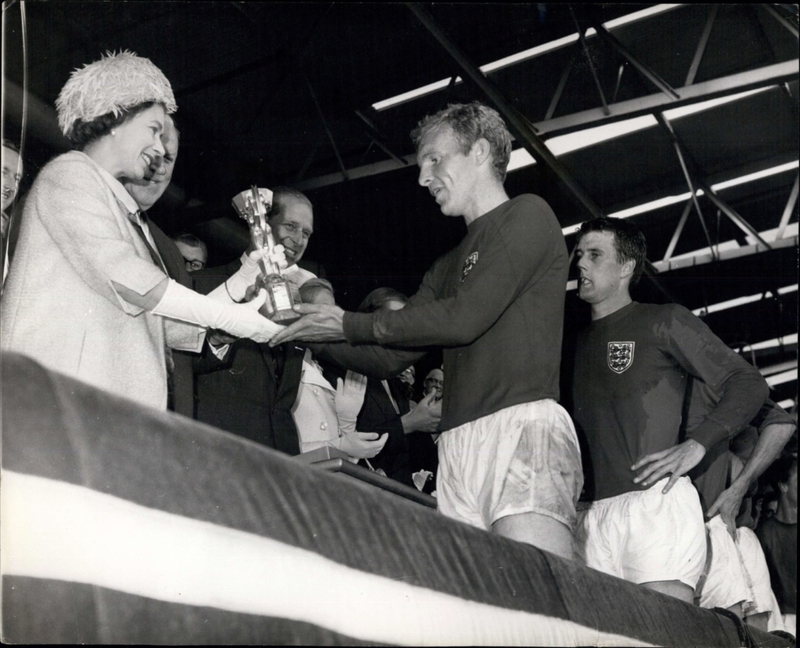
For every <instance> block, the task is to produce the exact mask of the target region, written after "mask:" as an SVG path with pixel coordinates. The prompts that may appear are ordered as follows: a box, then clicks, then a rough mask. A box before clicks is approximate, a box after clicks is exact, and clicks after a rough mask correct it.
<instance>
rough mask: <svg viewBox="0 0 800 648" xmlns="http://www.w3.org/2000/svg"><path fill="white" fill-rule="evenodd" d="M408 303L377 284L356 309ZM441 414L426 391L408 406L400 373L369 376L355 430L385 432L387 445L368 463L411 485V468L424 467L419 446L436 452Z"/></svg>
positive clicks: (396, 307)
mask: <svg viewBox="0 0 800 648" xmlns="http://www.w3.org/2000/svg"><path fill="white" fill-rule="evenodd" d="M407 303H408V297H406V296H405V295H404V294H402V293H401V292H398V291H396V290H394V289H393V288H388V287H386V288H377V289H375V290H373V291H372V292H371V293H370V294H369V295H367V296H366V297H365V298H364V301H362V302H361V305H360V306H359V307H358V312H360V313H374V312H375V311H378V310H380V309H384V308H385V309H389V310H400V309H401V308H403V307H404V306H405V305H406V304H407ZM439 396H441V393H440V394H439ZM441 418H442V404H441V402H439V401H438V399H436V396H435V395H428V396H426V397H425V398H423V399H422V400H421V401H420V402H419V403H418V404H414V406H413V407H411V403H410V402H409V399H408V392H407V390H406V389H404V386H403V384H402V381H401V380H400V378H399V376H394V377H392V378H389V379H387V380H380V379H378V378H373V377H370V378H368V379H367V389H366V393H365V394H364V402H363V404H362V406H361V410H360V411H359V413H358V419H357V421H356V430H358V431H361V432H376V433H378V434H381V435H382V434H384V433H388V434H389V436H388V440H387V442H386V445H385V446H384V447H383V449H382V450H381V451H380V453H378V454H377V455H376V456H375V457H373V458H372V459H370V463H371V465H372V467H373V468H375V469H376V470H382V471H383V472H384V473H385V474H386V476H387V477H390V478H392V479H395V480H397V481H399V482H402V483H404V484H406V485H407V486H414V481H413V477H412V474H413V472H414V471H418V470H420V469H422V468H425V467H427V466H422V465H420V463H419V459H418V456H419V454H420V450H421V449H425V450H428V451H430V449H432V451H433V453H434V454H435V453H436V446H435V445H434V443H433V440H432V438H431V433H432V432H436V431H437V429H438V426H439V422H440V421H441ZM431 485H432V484H431Z"/></svg>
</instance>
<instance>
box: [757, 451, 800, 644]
mask: <svg viewBox="0 0 800 648" xmlns="http://www.w3.org/2000/svg"><path fill="white" fill-rule="evenodd" d="M770 472H771V476H772V482H773V485H774V487H775V488H776V489H777V491H778V509H777V510H776V511H775V514H774V515H772V516H771V517H769V518H766V519H764V520H763V521H762V522H761V524H759V526H758V528H757V529H756V535H757V536H758V539H759V540H760V541H761V546H762V548H763V549H764V555H765V556H766V559H767V566H768V567H769V574H770V581H771V582H772V589H773V591H774V592H775V597H776V599H777V601H778V606H779V607H780V612H781V614H782V615H783V625H784V629H785V630H786V632H790V633H791V634H793V635H796V633H797V445H796V443H795V446H794V448H793V452H791V453H788V452H787V453H786V454H784V455H783V456H782V457H780V458H779V459H778V460H777V461H776V462H775V464H773V466H772V468H771V470H770Z"/></svg>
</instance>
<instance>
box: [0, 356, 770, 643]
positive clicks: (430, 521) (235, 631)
mask: <svg viewBox="0 0 800 648" xmlns="http://www.w3.org/2000/svg"><path fill="white" fill-rule="evenodd" d="M2 425H3V428H2V430H3V438H2V443H3V445H2V450H3V456H2V501H1V502H0V504H1V505H2V528H1V529H0V533H2V535H1V536H0V542H2V546H0V550H1V551H2V554H1V555H0V560H1V561H2V562H1V563H0V569H2V575H3V576H2V639H3V640H4V641H5V642H9V643H88V644H95V643H104V644H105V643H142V644H300V645H308V644H326V645H359V644H369V645H377V644H390V645H528V646H531V645H535V646H547V645H549V646H566V645H569V646H578V645H584V646H585V645H613V646H623V645H645V646H646V645H662V646H691V647H693V648H696V647H698V646H737V645H740V644H741V640H740V637H739V631H738V630H737V627H736V624H734V622H733V621H732V620H731V619H729V618H726V617H724V616H722V615H718V614H716V613H714V612H712V611H708V610H701V609H698V608H694V607H692V606H689V605H686V604H684V603H681V602H679V601H677V600H674V599H670V598H667V597H665V596H662V595H659V594H657V593H655V592H650V591H648V590H646V589H643V588H641V587H638V586H636V585H633V584H631V583H627V582H624V581H622V580H619V579H616V578H613V577H609V576H606V575H604V574H600V573H598V572H595V571H593V570H590V569H587V568H585V567H582V566H580V565H578V564H576V563H573V562H568V561H565V560H562V559H559V558H557V557H555V556H552V555H550V554H547V553H545V552H542V551H539V550H537V549H535V548H533V547H530V546H527V545H523V544H520V543H517V542H513V541H511V540H507V539H505V538H500V537H497V536H494V535H492V534H490V533H486V532H484V531H480V530H478V529H473V528H470V527H468V526H465V525H462V524H460V523H457V522H454V521H451V520H448V519H446V518H444V517H442V516H441V515H440V514H438V513H436V512H435V511H433V510H431V509H429V508H427V507H425V506H422V505H420V504H416V503H413V502H409V501H406V500H403V499H401V498H399V497H397V496H395V495H393V494H391V493H386V492H383V491H380V490H377V489H374V488H373V487H371V486H369V485H367V484H363V483H360V482H357V481H354V480H353V479H351V478H349V477H347V476H345V475H337V474H330V473H327V472H325V471H322V470H319V469H316V468H314V467H310V466H305V465H302V464H301V463H299V462H297V461H295V460H293V459H291V458H290V457H288V456H284V455H281V454H280V453H278V452H275V451H272V450H270V449H268V448H266V447H263V446H259V445H257V444H254V443H251V442H249V441H247V440H246V439H242V438H239V437H236V436H234V435H229V434H227V433H225V432H222V431H219V430H216V429H213V428H211V427H208V426H204V425H201V424H198V423H196V422H194V421H190V420H189V419H186V418H183V417H180V416H177V415H174V414H170V413H167V412H157V411H154V410H148V409H145V408H142V407H141V406H139V405H137V404H135V403H133V402H129V401H127V400H125V399H121V398H117V397H114V396H111V395H108V394H106V393H104V392H102V391H98V390H96V389H94V388H93V387H90V386H88V385H84V384H83V383H80V382H77V381H75V380H73V379H71V378H68V377H66V376H62V375H59V374H55V373H52V372H49V371H47V370H45V369H44V368H43V367H41V366H40V365H38V364H36V363H35V362H33V361H32V360H30V359H27V358H24V357H21V356H18V355H14V354H4V355H3V356H2ZM751 638H752V639H753V641H754V643H755V644H757V645H763V646H771V645H775V646H778V645H786V640H785V639H781V638H778V637H774V636H772V635H768V634H766V633H759V632H757V631H752V635H751Z"/></svg>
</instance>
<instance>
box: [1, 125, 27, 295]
mask: <svg viewBox="0 0 800 648" xmlns="http://www.w3.org/2000/svg"><path fill="white" fill-rule="evenodd" d="M2 157H3V159H2V163H3V212H2V220H0V269H1V271H2V273H3V283H5V280H6V275H7V274H8V264H9V263H10V260H11V252H12V250H11V249H10V240H11V238H12V229H13V230H15V231H16V230H18V229H19V227H18V221H19V219H18V218H14V219H13V221H14V222H13V223H12V218H11V206H12V205H13V204H14V199H15V198H16V197H17V192H18V191H19V183H20V180H22V158H21V157H20V154H19V149H18V148H17V146H16V145H15V144H14V143H13V142H10V141H9V140H7V139H4V140H3V156H2ZM0 292H1V290H0Z"/></svg>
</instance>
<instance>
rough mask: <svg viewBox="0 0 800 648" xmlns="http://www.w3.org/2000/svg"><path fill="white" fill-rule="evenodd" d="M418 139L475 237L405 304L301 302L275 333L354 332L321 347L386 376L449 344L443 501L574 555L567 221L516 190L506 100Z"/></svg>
mask: <svg viewBox="0 0 800 648" xmlns="http://www.w3.org/2000/svg"><path fill="white" fill-rule="evenodd" d="M412 139H413V140H414V144H415V146H416V148H417V161H418V164H419V168H420V173H419V179H418V182H419V184H420V185H421V186H422V187H424V188H425V189H427V191H428V192H429V193H430V195H431V196H432V197H433V199H434V200H435V201H436V204H437V205H438V206H439V208H440V210H441V211H442V213H443V214H444V215H445V216H448V217H456V218H463V219H464V221H465V224H466V225H467V234H466V236H465V237H464V239H463V240H462V241H461V243H460V244H459V245H458V247H456V248H455V249H453V250H451V251H450V252H448V253H447V254H445V255H444V256H442V257H440V258H439V259H438V260H437V261H436V262H435V264H434V265H433V267H432V268H431V269H430V270H429V271H428V272H427V273H426V275H425V277H424V278H423V280H422V285H421V286H420V289H419V290H418V291H417V293H416V294H415V295H414V296H412V297H411V298H410V299H409V302H408V305H407V306H406V307H405V308H403V309H401V310H398V311H390V310H381V311H377V312H375V313H349V312H348V313H345V312H344V311H343V310H342V309H341V308H338V307H336V306H326V305H320V306H312V305H305V304H300V305H299V306H298V307H297V310H298V312H301V313H303V314H305V316H304V317H303V318H301V319H300V320H299V321H298V322H295V323H293V324H291V325H290V326H289V327H287V329H286V330H285V331H284V334H283V335H281V336H279V337H276V338H275V340H274V341H273V342H274V343H275V344H278V343H281V342H286V341H289V340H295V339H297V340H306V341H310V342H332V341H341V340H346V341H347V342H348V343H349V344H347V345H344V344H328V345H324V348H319V349H318V348H317V345H315V347H314V349H315V353H318V355H319V354H324V356H326V357H327V359H329V360H331V361H335V362H336V363H337V364H340V365H341V366H344V367H347V368H349V369H354V370H356V371H359V372H360V373H367V374H370V375H376V376H379V377H386V378H388V377H391V376H396V375H397V374H398V373H400V371H402V370H403V369H405V368H406V367H407V366H408V365H409V364H413V363H414V362H416V361H417V360H419V359H420V358H421V357H422V356H423V355H424V354H425V353H426V350H427V349H428V348H429V347H431V346H434V347H436V346H438V347H442V348H443V351H442V354H443V359H444V368H445V369H444V371H445V373H446V374H447V383H446V384H445V386H444V396H443V400H442V403H443V406H442V423H441V428H442V430H443V433H442V436H441V437H440V438H439V473H438V477H437V495H438V499H439V505H438V508H439V511H440V512H441V513H443V514H444V515H446V516H448V517H451V518H453V519H457V520H460V521H462V522H465V523H466V524H470V525H472V526H475V527H478V528H481V529H486V530H491V531H492V532H493V533H497V534H499V535H502V536H505V537H508V538H512V539H514V540H517V541H520V542H526V543H528V544H532V545H534V546H536V547H539V548H540V549H544V550H547V551H550V552H552V553H555V554H556V555H559V556H562V557H565V558H571V557H572V552H573V546H572V533H573V529H574V525H575V521H576V511H575V504H576V502H577V499H578V496H579V494H580V492H581V486H582V483H583V476H582V474H581V460H580V448H579V445H578V439H577V436H576V434H575V429H574V426H573V424H572V421H571V420H570V418H569V416H568V415H567V413H566V411H565V410H564V409H563V408H562V407H561V406H560V405H559V404H558V403H557V400H558V397H559V367H560V361H561V338H562V328H563V320H564V286H565V285H566V280H567V273H568V269H569V260H568V256H567V249H566V244H565V242H564V236H563V234H562V232H561V225H560V224H559V222H558V220H557V219H556V217H555V214H554V213H553V211H552V210H551V209H550V207H549V205H547V203H546V202H545V201H544V200H543V199H542V198H540V197H539V196H534V195H531V194H523V195H521V196H517V197H515V198H509V196H508V194H507V193H506V191H505V187H504V186H503V183H504V181H505V177H506V169H507V167H508V161H509V159H510V155H511V134H510V133H509V132H508V128H507V127H506V125H505V123H504V122H503V120H502V118H501V117H500V115H499V114H498V113H497V111H495V110H493V109H491V108H489V107H487V106H484V105H482V104H480V103H478V102H473V103H470V104H454V105H450V106H448V107H447V108H446V109H444V110H442V111H440V112H438V113H437V114H435V115H430V116H428V117H426V118H425V119H424V120H423V121H422V122H420V124H419V126H418V127H417V129H415V131H414V132H413V133H412ZM378 345H382V346H378ZM387 347H406V348H413V349H417V350H415V351H402V350H397V349H396V348H387ZM500 430H503V433H502V434H501V433H500ZM543 457H544V461H545V463H546V465H544V466H542V465H541V464H542V458H543ZM534 467H537V468H534Z"/></svg>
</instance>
